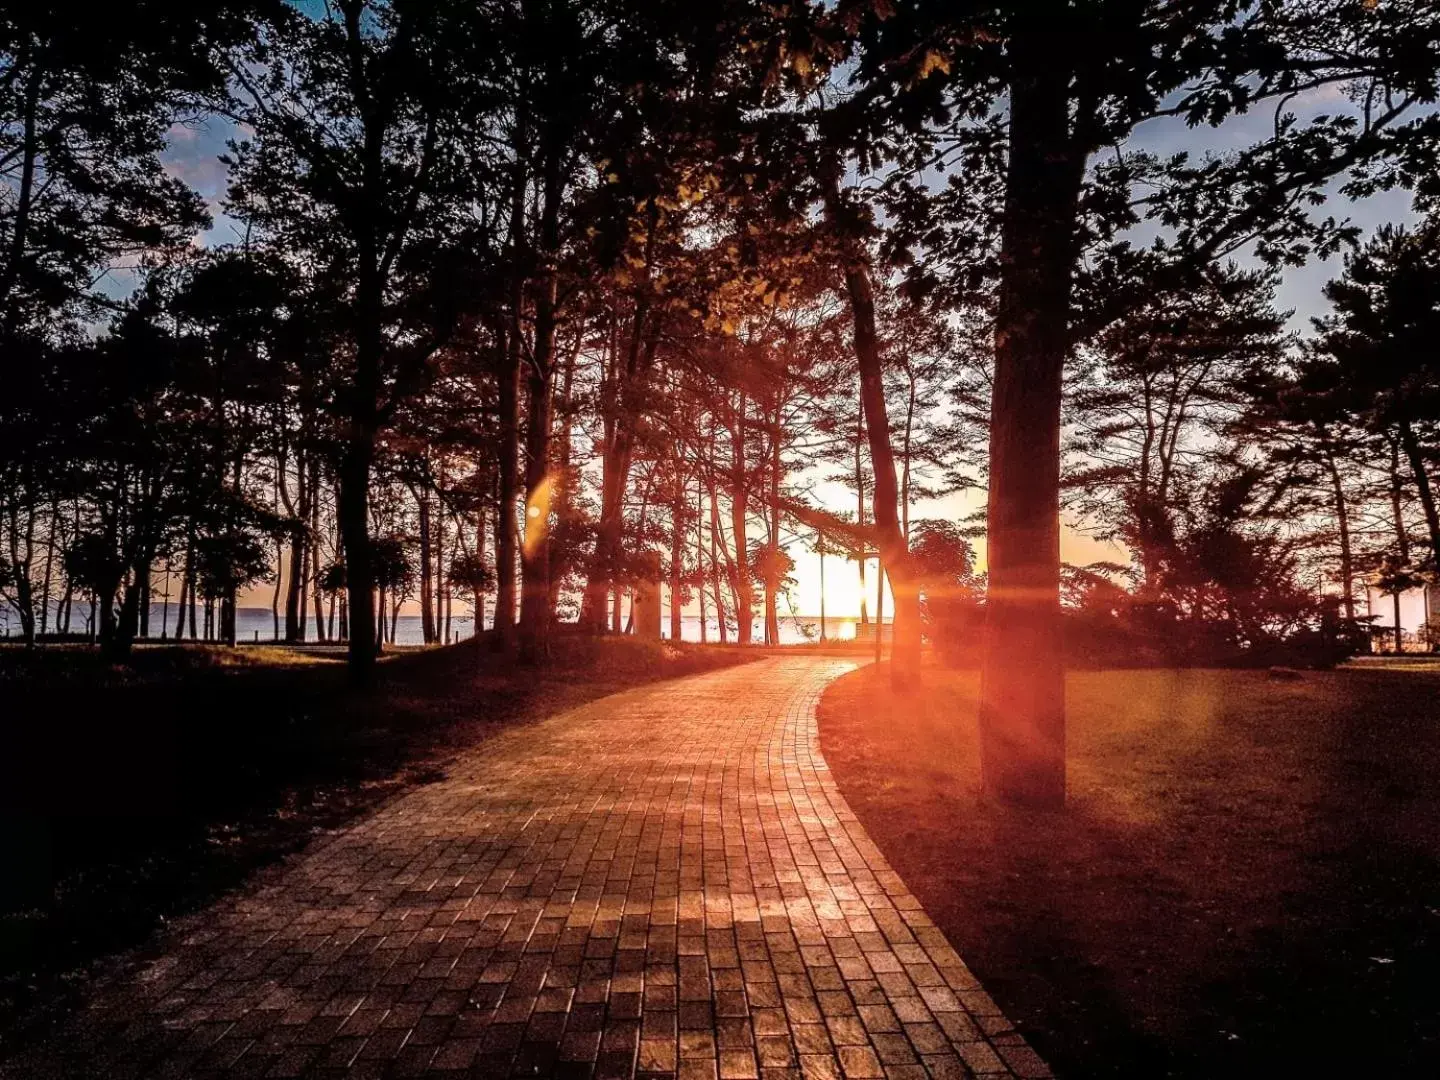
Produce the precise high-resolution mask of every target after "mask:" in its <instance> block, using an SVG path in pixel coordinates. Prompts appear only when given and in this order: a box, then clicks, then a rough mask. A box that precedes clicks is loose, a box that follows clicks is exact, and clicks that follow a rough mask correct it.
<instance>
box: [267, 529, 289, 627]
mask: <svg viewBox="0 0 1440 1080" xmlns="http://www.w3.org/2000/svg"><path fill="white" fill-rule="evenodd" d="M292 573H293V570H292ZM284 578H285V542H284V541H283V540H280V539H277V540H276V541H275V588H274V589H272V590H271V591H270V625H271V627H272V630H273V632H274V634H275V640H276V641H279V640H280V590H281V586H282V582H283V581H284ZM285 600H286V611H285V625H286V629H287V630H288V629H289V628H290V611H289V600H290V595H289V590H288V589H287V590H286V596H285ZM287 640H288V635H287Z"/></svg>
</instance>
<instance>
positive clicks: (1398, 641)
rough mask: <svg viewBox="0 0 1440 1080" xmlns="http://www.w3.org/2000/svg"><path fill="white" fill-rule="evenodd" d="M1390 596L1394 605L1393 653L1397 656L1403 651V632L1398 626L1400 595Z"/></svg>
mask: <svg viewBox="0 0 1440 1080" xmlns="http://www.w3.org/2000/svg"><path fill="white" fill-rule="evenodd" d="M1390 595H1391V598H1392V600H1393V601H1394V605H1395V653H1396V655H1399V654H1400V653H1403V652H1404V651H1405V631H1404V630H1403V629H1401V626H1400V594H1399V593H1398V592H1397V593H1391V594H1390Z"/></svg>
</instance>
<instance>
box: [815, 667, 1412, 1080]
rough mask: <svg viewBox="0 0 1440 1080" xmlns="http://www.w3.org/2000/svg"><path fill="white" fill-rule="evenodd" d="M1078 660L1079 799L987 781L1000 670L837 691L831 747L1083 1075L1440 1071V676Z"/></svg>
mask: <svg viewBox="0 0 1440 1080" xmlns="http://www.w3.org/2000/svg"><path fill="white" fill-rule="evenodd" d="M1409 667H1410V669H1409V670H1405V669H1404V668H1403V667H1401V666H1396V667H1391V668H1386V667H1384V666H1381V665H1375V664H1371V665H1361V666H1357V667H1356V668H1354V669H1342V670H1339V671H1335V672H1330V673H1309V672H1307V673H1305V674H1304V675H1303V676H1302V677H1301V678H1299V679H1297V680H1295V681H1277V680H1274V679H1271V678H1269V677H1267V674H1266V673H1265V672H1239V671H1199V670H1196V671H1100V672H1075V673H1072V675H1071V676H1070V680H1069V687H1068V697H1069V710H1070V727H1069V737H1070V744H1071V745H1070V790H1071V799H1070V805H1069V806H1068V808H1067V809H1066V810H1064V811H1062V812H1029V811H1021V810H1015V809H1004V808H998V807H995V806H991V805H986V804H985V803H983V802H981V800H980V799H979V796H978V784H979V766H978V747H977V735H976V726H975V720H974V717H975V708H976V691H977V689H978V678H977V676H976V674H975V673H974V672H954V671H941V670H937V669H932V670H929V671H927V676H928V679H927V684H926V686H925V688H924V690H923V691H922V692H920V693H918V694H913V695H908V696H907V695H898V696H897V695H895V694H893V693H892V692H891V691H890V689H889V685H888V684H889V677H888V671H887V670H886V669H884V668H880V669H876V668H874V667H870V668H865V669H861V670H860V671H857V672H854V673H852V674H850V675H848V676H846V677H844V678H842V679H840V680H839V681H837V682H836V683H835V684H834V685H833V686H832V687H831V688H830V689H829V691H828V692H827V693H826V695H825V697H824V698H823V700H822V702H821V707H820V729H821V740H822V747H823V750H824V753H825V756H826V758H827V759H828V760H829V762H830V764H831V766H832V768H833V769H834V772H835V776H836V779H837V780H838V782H839V785H840V788H841V791H842V792H843V793H844V795H845V797H846V799H847V800H848V801H849V803H850V805H851V806H852V807H853V809H854V810H855V812H856V813H857V814H858V815H859V817H860V819H861V821H862V822H863V823H864V825H865V827H866V828H867V829H868V830H869V831H870V834H871V835H872V836H873V837H874V839H875V840H876V842H877V843H879V844H880V846H881V848H882V850H883V851H884V852H885V854H886V855H887V856H888V857H889V859H890V861H891V863H892V864H893V865H894V866H895V869H896V870H898V871H899V872H900V874H901V875H902V876H903V877H904V878H905V880H906V882H907V883H908V884H909V885H910V887H911V889H912V890H913V891H914V892H915V894H916V895H917V896H918V897H919V899H920V900H921V902H922V903H923V904H924V905H925V907H926V909H927V910H928V911H929V912H930V914H931V915H932V916H933V917H934V918H935V919H936V921H937V922H938V923H940V925H941V926H942V927H943V928H944V930H945V931H946V933H947V934H948V935H949V937H950V940H951V942H952V943H953V944H954V945H955V947H956V949H958V950H959V952H960V954H961V956H962V957H964V959H965V960H966V961H967V963H969V964H970V965H971V967H972V968H973V969H974V970H975V973H976V974H977V975H978V976H979V977H980V979H981V981H982V982H983V983H984V984H985V986H986V988H987V989H988V990H990V991H991V993H992V994H993V995H994V996H995V997H996V999H997V1000H998V1001H999V1003H1000V1005H1001V1006H1002V1007H1003V1008H1004V1010H1005V1012H1006V1014H1007V1015H1009V1016H1010V1017H1011V1019H1012V1020H1014V1021H1015V1022H1016V1023H1017V1024H1018V1025H1019V1026H1021V1028H1022V1030H1024V1032H1025V1034H1026V1035H1027V1036H1028V1037H1029V1038H1030V1039H1031V1041H1032V1045H1034V1046H1035V1048H1036V1049H1037V1050H1038V1051H1040V1053H1041V1054H1042V1055H1044V1056H1045V1057H1046V1058H1047V1059H1048V1060H1049V1061H1050V1063H1051V1064H1052V1066H1053V1067H1054V1068H1055V1069H1056V1071H1057V1073H1058V1074H1059V1075H1060V1076H1062V1077H1108V1076H1125V1077H1147V1078H1148V1077H1163V1076H1177V1077H1195V1078H1202V1077H1203V1078H1214V1077H1222V1076H1223V1077H1241V1076H1258V1075H1264V1076H1311V1075H1313V1076H1342V1075H1343V1076H1404V1077H1410V1076H1424V1077H1433V1076H1437V1075H1440V991H1437V989H1436V980H1437V977H1440V669H1437V668H1435V667H1433V666H1432V667H1428V668H1427V667H1426V666H1425V665H1421V664H1416V665H1410V666H1409Z"/></svg>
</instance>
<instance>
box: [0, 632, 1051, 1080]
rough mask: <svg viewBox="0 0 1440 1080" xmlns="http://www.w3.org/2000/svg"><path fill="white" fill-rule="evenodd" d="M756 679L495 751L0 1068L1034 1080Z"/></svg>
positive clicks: (832, 668)
mask: <svg viewBox="0 0 1440 1080" xmlns="http://www.w3.org/2000/svg"><path fill="white" fill-rule="evenodd" d="M852 666H853V665H851V664H850V663H849V662H847V661H844V660H833V659H824V658H804V659H790V658H775V659H767V660H763V661H760V662H758V663H754V664H749V665H745V666H742V667H738V668H732V669H728V670H725V671H720V672H716V673H711V674H707V675H701V676H696V677H693V678H690V679H686V680H683V681H680V682H672V683H668V684H663V685H660V686H656V687H650V688H646V689H641V690H636V691H631V692H628V693H624V694H619V695H616V696H614V697H610V698H606V699H604V700H601V701H598V702H594V703H592V704H590V705H587V706H584V707H582V708H580V709H577V710H575V711H573V712H570V713H566V714H564V715H561V716H557V717H553V718H551V719H549V720H547V721H545V722H543V723H541V724H538V725H534V726H531V727H527V728H523V729H518V730H514V731H511V732H508V733H506V734H503V735H501V736H499V737H498V738H496V739H493V740H491V741H489V742H487V743H485V744H484V745H483V746H481V747H479V748H477V749H476V750H475V751H473V752H471V753H470V754H468V755H466V756H465V757H463V758H462V759H461V760H460V761H458V762H457V763H456V764H455V766H454V767H453V768H452V769H451V771H450V774H449V777H448V779H446V780H444V781H443V782H440V783H437V784H433V785H430V786H427V787H424V788H421V789H419V790H417V791H415V792H413V793H411V794H409V795H407V796H404V797H403V798H401V799H399V800H397V801H395V802H392V803H390V804H388V805H387V806H386V807H384V808H383V809H381V810H380V811H379V812H378V813H376V814H374V815H372V816H370V817H369V818H367V819H365V820H364V821H362V822H361V823H360V824H358V825H356V826H355V827H353V828H351V829H349V830H348V831H346V832H343V833H341V834H338V835H337V836H335V837H333V838H330V839H328V840H326V841H323V842H321V843H319V844H317V845H316V846H315V847H313V848H312V849H311V850H310V851H308V852H307V853H306V854H305V855H303V856H301V857H300V858H299V859H297V860H296V861H295V862H294V863H292V864H291V865H290V866H289V867H288V868H286V869H285V870H284V872H283V873H281V874H279V875H275V876H274V877H273V879H272V880H271V881H270V882H269V883H267V884H263V885H261V886H260V887H258V888H256V889H253V890H251V891H250V892H248V893H245V894H242V895H240V896H238V897H234V898H231V899H228V900H225V901H222V902H221V903H220V904H218V905H217V906H216V907H214V908H212V909H211V910H210V911H208V912H206V913H203V914H201V915H198V916H195V917H193V918H192V919H190V920H187V921H186V922H185V923H183V924H182V925H180V926H179V927H178V928H177V929H176V931H175V932H174V934H173V935H172V940H171V941H170V942H169V943H168V944H167V945H165V947H164V952H163V954H162V957H161V959H159V960H158V961H156V962H154V963H153V964H150V965H149V966H148V967H147V968H146V969H145V970H144V971H143V972H142V973H141V974H139V975H138V976H137V977H135V978H133V979H132V980H130V981H129V982H128V983H127V984H124V985H117V986H113V987H109V988H106V989H103V990H102V991H101V992H100V993H99V994H98V995H97V998H96V1000H95V1002H94V1003H93V1004H92V1005H91V1007H90V1008H89V1009H88V1010H86V1011H85V1012H84V1013H82V1014H81V1015H80V1016H79V1017H78V1018H77V1019H76V1020H75V1021H74V1022H73V1023H72V1024H71V1025H70V1029H69V1030H67V1031H66V1032H65V1033H64V1035H63V1037H62V1038H59V1039H57V1040H56V1041H55V1042H54V1043H53V1044H52V1045H50V1046H48V1047H46V1048H44V1049H42V1050H41V1051H37V1052H34V1053H32V1054H30V1055H29V1056H28V1057H27V1058H25V1059H21V1060H18V1061H14V1062H11V1063H10V1066H9V1069H8V1070H3V1069H0V1072H6V1074H7V1075H12V1076H17V1077H18V1076H25V1077H45V1076H104V1077H107V1078H114V1080H119V1078H122V1077H146V1078H148V1077H157V1078H158V1077H195V1078H200V1077H212V1076H213V1077H220V1076H226V1077H238V1076H315V1077H331V1076H334V1077H341V1076H344V1077H381V1076H385V1077H390V1076H396V1077H398V1076H420V1075H424V1076H445V1077H462V1076H472V1077H479V1076H485V1077H490V1076H494V1077H504V1076H532V1077H533V1076H557V1077H570V1076H575V1077H592V1076H593V1077H597V1078H600V1077H630V1076H641V1077H655V1078H659V1077H671V1076H675V1077H679V1078H681V1080H713V1078H715V1077H717V1076H718V1077H720V1078H722V1080H728V1078H737V1080H741V1078H757V1077H759V1078H763V1080H787V1078H799V1077H802V1076H803V1077H805V1078H807V1080H816V1078H819V1080H830V1078H838V1077H855V1078H869V1077H888V1078H895V1080H902V1078H903V1080H910V1078H915V1080H921V1078H924V1077H926V1076H930V1077H936V1078H946V1077H964V1076H969V1075H972V1074H975V1075H980V1076H1017V1075H1018V1076H1021V1077H1037V1076H1039V1077H1043V1076H1049V1075H1050V1074H1049V1072H1048V1071H1047V1070H1046V1068H1045V1066H1044V1064H1043V1063H1042V1062H1041V1061H1040V1060H1039V1058H1038V1057H1036V1055H1035V1054H1034V1053H1033V1052H1032V1051H1031V1050H1030V1049H1029V1048H1028V1047H1027V1046H1026V1045H1025V1044H1024V1042H1023V1041H1022V1040H1021V1038H1020V1036H1019V1035H1017V1034H1015V1033H1014V1031H1013V1029H1012V1028H1011V1027H1010V1025H1009V1024H1008V1023H1007V1022H1006V1021H1005V1019H1004V1017H1003V1016H1001V1015H1000V1012H999V1010H998V1009H997V1008H996V1007H995V1005H994V1003H993V1002H992V1001H991V999H990V998H989V996H988V995H986V994H985V993H984V991H983V990H981V989H980V986H979V984H978V983H977V982H976V981H975V979H974V978H973V976H972V975H971V974H970V972H969V971H968V970H967V969H966V967H965V965H964V964H963V963H961V961H960V958H959V957H958V956H956V954H955V952H954V950H953V949H951V948H950V946H949V944H947V942H946V941H945V938H944V936H943V934H941V932H940V931H939V930H938V929H936V928H935V926H934V925H933V924H932V923H931V922H930V919H929V918H928V917H927V916H926V915H925V913H924V911H923V910H921V908H920V905H919V903H918V902H917V901H916V900H915V898H914V897H912V896H911V895H910V893H909V892H908V890H907V889H906V888H905V885H904V883H903V882H902V881H901V880H900V878H899V877H898V875H896V874H895V873H894V872H893V871H892V870H890V868H889V867H888V866H887V865H886V863H885V860H884V858H883V857H882V856H881V855H880V852H879V851H878V849H877V848H876V847H875V845H874V844H873V843H871V841H870V839H869V838H868V837H867V836H866V835H865V832H864V831H863V830H862V829H861V827H860V825H859V823H858V822H857V821H856V820H855V817H854V815H853V814H852V813H851V812H850V809H849V807H847V806H846V805H845V802H844V800H843V799H842V798H841V797H840V795H839V793H838V792H837V791H836V789H835V786H834V784H833V782H832V781H831V779H830V774H829V771H828V767H827V766H826V764H825V762H824V760H823V759H822V758H821V757H820V754H819V751H818V748H817V740H816V733H815V703H816V700H817V699H818V697H819V695H820V692H821V691H822V689H823V688H824V686H825V684H826V683H828V682H829V681H830V680H831V679H833V678H835V677H836V676H838V675H840V674H842V673H843V672H845V671H846V670H848V669H849V668H850V667H852Z"/></svg>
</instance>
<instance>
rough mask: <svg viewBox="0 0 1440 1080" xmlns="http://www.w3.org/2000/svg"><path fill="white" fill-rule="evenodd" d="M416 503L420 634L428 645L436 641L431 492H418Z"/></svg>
mask: <svg viewBox="0 0 1440 1080" xmlns="http://www.w3.org/2000/svg"><path fill="white" fill-rule="evenodd" d="M411 492H412V494H414V496H415V502H416V505H417V506H418V507H419V518H420V636H421V637H422V638H423V639H424V641H425V644H426V645H433V644H434V643H435V613H434V612H433V611H432V610H431V606H430V604H431V600H432V596H431V593H432V588H431V566H430V526H431V522H430V493H429V492H416V491H415V490H414V489H413V488H412V489H411Z"/></svg>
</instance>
